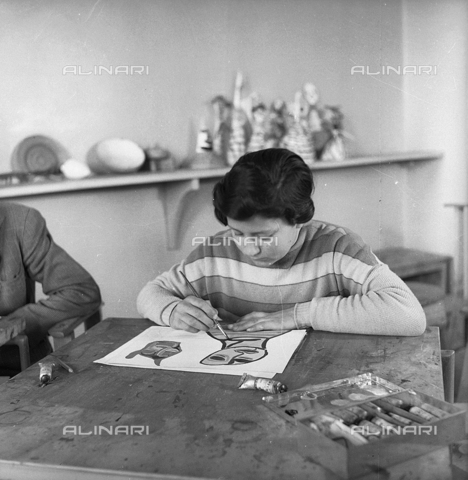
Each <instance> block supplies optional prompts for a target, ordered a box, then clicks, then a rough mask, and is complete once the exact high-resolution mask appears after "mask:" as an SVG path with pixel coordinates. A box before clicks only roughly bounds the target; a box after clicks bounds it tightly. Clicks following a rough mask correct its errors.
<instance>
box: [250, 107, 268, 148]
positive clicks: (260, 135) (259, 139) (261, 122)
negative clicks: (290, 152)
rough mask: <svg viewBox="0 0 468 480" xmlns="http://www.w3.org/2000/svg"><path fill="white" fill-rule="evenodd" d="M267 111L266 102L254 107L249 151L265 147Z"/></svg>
mask: <svg viewBox="0 0 468 480" xmlns="http://www.w3.org/2000/svg"><path fill="white" fill-rule="evenodd" d="M266 118H267V111H266V107H265V104H264V103H259V104H258V105H255V106H254V107H253V108H252V122H253V125H252V136H251V137H250V142H249V146H248V148H247V151H249V152H256V151H257V150H263V149H264V148H265V136H266Z"/></svg>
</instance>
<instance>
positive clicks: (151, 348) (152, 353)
mask: <svg viewBox="0 0 468 480" xmlns="http://www.w3.org/2000/svg"><path fill="white" fill-rule="evenodd" d="M181 351H182V349H181V348H180V342H168V341H164V340H158V341H156V342H150V343H148V344H147V345H146V347H143V348H142V349H141V350H136V351H134V352H131V353H129V354H128V355H127V356H126V357H125V358H133V357H135V356H136V355H143V356H144V357H149V358H152V359H153V361H154V364H155V365H158V366H159V365H161V362H162V361H163V360H164V359H165V358H169V357H173V356H174V355H177V354H178V353H180V352H181Z"/></svg>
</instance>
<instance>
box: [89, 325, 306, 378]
mask: <svg viewBox="0 0 468 480" xmlns="http://www.w3.org/2000/svg"><path fill="white" fill-rule="evenodd" d="M305 335H306V332H305V330H292V331H289V332H281V331H261V332H232V331H231V332H229V337H230V338H229V339H226V338H225V337H224V336H222V334H221V333H220V332H219V331H218V330H215V329H213V330H210V331H209V332H198V333H189V332H185V331H183V330H173V329H172V328H168V327H162V326H154V327H149V328H147V329H146V330H144V331H143V332H141V333H140V334H139V335H137V336H136V337H133V338H132V339H130V340H129V341H128V342H127V343H125V344H123V345H121V346H120V347H119V348H117V349H116V350H114V351H112V352H110V353H108V354H107V355H106V356H105V357H103V358H100V359H99V360H95V362H97V363H103V364H105V365H115V366H123V367H137V368H154V369H163V370H180V371H187V372H205V373H219V374H225V375H243V374H244V373H248V374H249V375H254V376H257V377H264V378H272V377H273V376H274V375H275V373H281V372H283V370H284V369H285V368H286V365H287V364H288V362H289V360H290V359H291V357H292V355H293V354H294V352H295V350H296V349H297V348H298V347H299V345H300V344H301V341H302V340H303V339H304V337H305Z"/></svg>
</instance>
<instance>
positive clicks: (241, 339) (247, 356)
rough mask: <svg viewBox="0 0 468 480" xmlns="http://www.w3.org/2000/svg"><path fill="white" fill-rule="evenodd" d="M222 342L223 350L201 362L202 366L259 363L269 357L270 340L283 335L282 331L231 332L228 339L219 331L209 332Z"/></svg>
mask: <svg viewBox="0 0 468 480" xmlns="http://www.w3.org/2000/svg"><path fill="white" fill-rule="evenodd" d="M207 333H208V335H209V336H210V337H212V338H214V339H216V340H219V341H220V342H221V345H222V348H221V350H218V351H216V352H213V353H211V354H210V355H208V356H207V357H205V358H204V359H203V360H201V361H200V363H201V364H202V365H211V366H220V365H243V364H246V363H252V362H257V361H258V360H261V359H262V358H264V357H266V356H267V355H268V351H267V348H266V344H267V342H268V340H269V339H270V338H274V337H278V336H280V335H283V332H280V331H268V332H229V339H226V338H225V337H224V336H223V335H222V334H221V332H219V331H218V330H212V331H210V332H207Z"/></svg>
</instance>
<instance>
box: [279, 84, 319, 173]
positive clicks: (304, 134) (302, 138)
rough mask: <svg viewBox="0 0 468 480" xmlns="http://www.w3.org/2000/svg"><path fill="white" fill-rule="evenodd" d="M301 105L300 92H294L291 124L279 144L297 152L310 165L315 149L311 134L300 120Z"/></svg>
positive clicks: (313, 158)
mask: <svg viewBox="0 0 468 480" xmlns="http://www.w3.org/2000/svg"><path fill="white" fill-rule="evenodd" d="M301 105H302V92H296V96H295V100H294V104H293V105H292V109H293V111H292V118H291V125H290V127H289V129H288V133H287V134H286V136H285V137H284V138H283V140H282V142H281V146H282V147H284V148H287V149H288V150H291V151H292V152H295V153H297V154H298V155H299V156H301V157H302V159H303V160H304V162H305V163H306V164H307V165H308V166H309V167H310V166H312V164H313V162H314V160H315V149H314V144H313V140H312V134H311V132H310V131H308V130H307V128H306V127H305V126H304V124H303V123H302V121H301V111H302V107H301Z"/></svg>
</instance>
